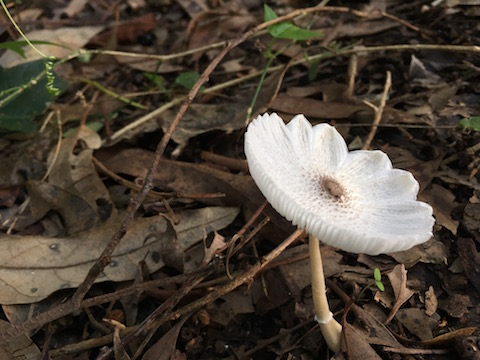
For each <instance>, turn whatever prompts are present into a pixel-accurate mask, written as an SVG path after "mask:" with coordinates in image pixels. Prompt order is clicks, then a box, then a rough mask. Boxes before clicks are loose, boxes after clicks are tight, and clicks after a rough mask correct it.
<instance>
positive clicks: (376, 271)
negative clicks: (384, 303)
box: [373, 268, 385, 291]
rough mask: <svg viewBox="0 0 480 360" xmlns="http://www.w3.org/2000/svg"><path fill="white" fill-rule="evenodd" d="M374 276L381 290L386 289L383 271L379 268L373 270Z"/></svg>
mask: <svg viewBox="0 0 480 360" xmlns="http://www.w3.org/2000/svg"><path fill="white" fill-rule="evenodd" d="M373 277H374V278H375V285H377V287H378V289H379V290H380V291H385V286H383V283H382V273H381V272H380V269H379V268H375V269H374V270H373Z"/></svg>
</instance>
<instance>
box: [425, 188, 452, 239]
mask: <svg viewBox="0 0 480 360" xmlns="http://www.w3.org/2000/svg"><path fill="white" fill-rule="evenodd" d="M422 198H423V199H422V200H425V201H426V202H427V203H429V204H430V205H431V206H432V207H433V209H434V215H435V220H436V223H437V224H438V225H441V226H443V227H444V228H446V229H447V230H450V232H451V233H452V234H453V235H457V229H458V225H459V223H460V222H459V221H458V220H454V219H453V218H452V212H453V210H454V209H455V207H456V206H458V203H457V202H456V201H455V195H454V194H453V193H452V192H451V191H450V190H449V189H447V188H445V187H443V186H440V185H437V184H432V186H431V187H429V188H428V189H427V190H425V191H424V192H422Z"/></svg>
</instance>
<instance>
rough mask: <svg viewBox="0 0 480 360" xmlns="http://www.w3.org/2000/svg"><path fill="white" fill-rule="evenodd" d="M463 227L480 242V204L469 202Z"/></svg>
mask: <svg viewBox="0 0 480 360" xmlns="http://www.w3.org/2000/svg"><path fill="white" fill-rule="evenodd" d="M463 225H464V226H465V228H466V229H467V230H468V232H469V233H470V234H471V236H473V238H474V239H475V240H476V241H477V242H480V204H478V203H473V202H469V203H468V204H467V205H466V206H465V213H464V215H463Z"/></svg>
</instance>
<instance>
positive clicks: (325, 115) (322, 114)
mask: <svg viewBox="0 0 480 360" xmlns="http://www.w3.org/2000/svg"><path fill="white" fill-rule="evenodd" d="M271 109H272V110H276V111H281V112H285V113H288V114H298V112H299V110H298V109H302V110H301V112H302V113H303V114H304V115H305V116H307V117H309V116H310V117H314V118H322V119H345V118H348V117H350V116H352V115H353V114H354V113H356V112H358V111H361V110H362V111H367V112H370V113H373V111H372V109H371V108H370V107H369V106H367V105H366V104H363V103H360V102H353V101H350V102H347V101H342V102H341V101H321V100H317V99H313V98H302V97H295V96H291V95H288V94H286V93H280V94H278V95H277V97H276V98H275V100H274V101H273V102H272V104H271Z"/></svg>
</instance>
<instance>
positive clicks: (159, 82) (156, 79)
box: [143, 72, 165, 90]
mask: <svg viewBox="0 0 480 360" xmlns="http://www.w3.org/2000/svg"><path fill="white" fill-rule="evenodd" d="M143 76H145V77H146V78H147V79H148V80H150V81H151V82H153V83H154V84H155V86H156V87H158V88H159V89H160V90H165V86H164V84H163V82H164V80H163V77H162V76H160V75H158V74H157V73H150V72H144V73H143Z"/></svg>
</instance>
